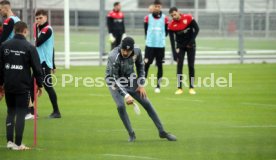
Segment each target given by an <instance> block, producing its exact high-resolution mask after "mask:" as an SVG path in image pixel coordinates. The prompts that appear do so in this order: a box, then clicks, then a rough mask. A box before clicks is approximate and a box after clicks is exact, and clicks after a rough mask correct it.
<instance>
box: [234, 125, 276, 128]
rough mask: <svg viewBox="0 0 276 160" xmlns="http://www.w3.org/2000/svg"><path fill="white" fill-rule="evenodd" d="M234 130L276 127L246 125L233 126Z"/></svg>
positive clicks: (275, 126) (271, 126)
mask: <svg viewBox="0 0 276 160" xmlns="http://www.w3.org/2000/svg"><path fill="white" fill-rule="evenodd" d="M232 127H233V128H276V125H244V126H232Z"/></svg>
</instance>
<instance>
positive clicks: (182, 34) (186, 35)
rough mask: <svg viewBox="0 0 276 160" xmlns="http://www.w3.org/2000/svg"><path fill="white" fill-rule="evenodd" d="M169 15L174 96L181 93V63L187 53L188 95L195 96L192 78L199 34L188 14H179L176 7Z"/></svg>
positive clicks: (194, 22)
mask: <svg viewBox="0 0 276 160" xmlns="http://www.w3.org/2000/svg"><path fill="white" fill-rule="evenodd" d="M169 14H170V15H171V17H172V21H171V22H170V23H169V27H168V28H169V34H170V41H171V48H172V52H173V57H174V60H175V61H177V87H178V89H177V91H176V92H175V94H177V95H179V94H182V93H183V90H182V84H183V82H182V79H183V77H182V73H183V62H184V57H185V53H186V52H187V57H188V67H189V83H190V89H189V93H190V94H196V92H195V90H194V78H195V68H194V65H195V54H196V53H195V52H196V42H195V39H196V37H197V34H198V32H199V27H198V24H197V22H196V21H195V20H194V19H193V17H192V15H190V14H181V13H180V12H179V11H178V9H177V8H176V7H172V8H170V10H169ZM175 42H176V44H175Z"/></svg>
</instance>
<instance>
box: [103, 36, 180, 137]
mask: <svg viewBox="0 0 276 160" xmlns="http://www.w3.org/2000/svg"><path fill="white" fill-rule="evenodd" d="M134 65H135V66H136V70H137V75H136V73H135V70H134ZM130 77H133V79H132V80H130ZM122 78H123V79H125V80H128V81H125V82H122V81H121V80H120V79H122ZM106 82H107V84H108V86H109V91H110V93H111V95H112V97H113V99H114V101H115V103H116V105H117V109H118V113H119V115H120V118H121V120H122V121H123V124H124V126H125V128H126V129H127V131H128V134H129V142H133V141H135V139H136V136H135V133H134V130H133V129H132V127H131V124H130V120H129V118H128V114H127V112H126V106H125V102H124V99H125V101H126V103H127V104H128V105H131V104H133V102H134V99H135V100H137V101H138V102H139V103H140V104H141V105H142V106H143V107H144V109H145V110H146V111H147V113H148V115H149V116H150V118H151V119H152V121H153V122H154V124H155V125H156V127H157V129H158V131H159V136H160V138H167V139H168V140H169V141H175V140H176V137H175V136H174V135H172V134H169V133H167V132H165V130H164V128H163V125H162V123H161V121H160V120H159V117H158V115H157V113H156V112H155V110H154V108H153V106H152V104H151V103H150V101H149V99H148V98H147V95H146V91H145V88H144V87H143V85H144V83H145V72H144V62H143V58H142V53H141V49H140V48H136V47H134V40H133V39H132V38H131V37H126V38H125V39H123V41H122V44H121V45H120V46H118V47H116V48H114V49H113V50H112V52H111V53H110V54H109V57H108V63H107V69H106ZM133 98H134V99H133Z"/></svg>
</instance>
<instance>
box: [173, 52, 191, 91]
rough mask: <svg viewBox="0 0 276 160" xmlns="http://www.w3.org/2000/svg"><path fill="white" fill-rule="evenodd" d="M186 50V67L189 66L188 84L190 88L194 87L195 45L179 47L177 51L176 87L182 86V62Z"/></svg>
mask: <svg viewBox="0 0 276 160" xmlns="http://www.w3.org/2000/svg"><path fill="white" fill-rule="evenodd" d="M186 52H187V57H188V68H189V84H190V88H194V77H195V67H194V66H195V47H192V48H187V47H185V48H180V50H179V53H177V75H178V76H177V87H178V88H180V89H181V88H182V84H183V82H182V80H183V75H182V74H183V63H184V59H185V53H186Z"/></svg>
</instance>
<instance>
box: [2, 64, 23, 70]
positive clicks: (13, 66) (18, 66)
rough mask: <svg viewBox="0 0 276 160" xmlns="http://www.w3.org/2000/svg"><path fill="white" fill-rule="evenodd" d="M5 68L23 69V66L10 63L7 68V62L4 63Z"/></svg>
mask: <svg viewBox="0 0 276 160" xmlns="http://www.w3.org/2000/svg"><path fill="white" fill-rule="evenodd" d="M6 69H14V70H22V69H23V66H22V65H15V64H12V65H11V66H10V67H9V68H8V67H7V64H6Z"/></svg>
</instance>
